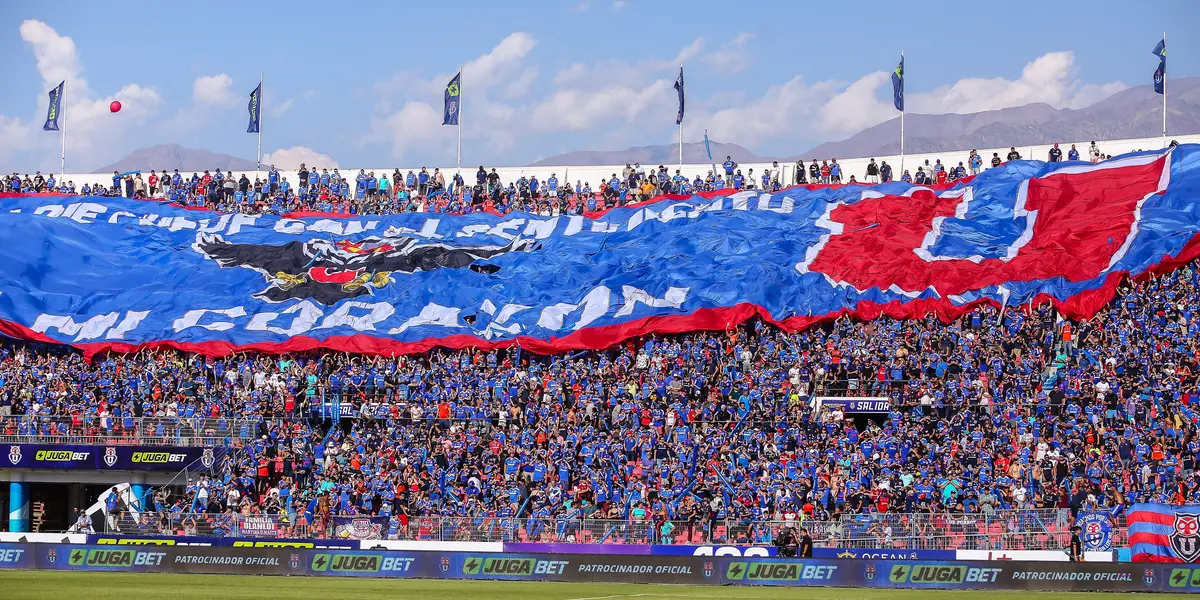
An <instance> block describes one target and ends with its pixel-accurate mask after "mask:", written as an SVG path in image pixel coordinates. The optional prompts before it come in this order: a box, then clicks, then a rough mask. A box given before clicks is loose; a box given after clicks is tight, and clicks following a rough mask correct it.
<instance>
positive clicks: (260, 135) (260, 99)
mask: <svg viewBox="0 0 1200 600" xmlns="http://www.w3.org/2000/svg"><path fill="white" fill-rule="evenodd" d="M254 116H257V118H258V167H254V170H263V72H262V71H259V72H258V114H257V115H254ZM254 176H256V178H257V176H258V175H257V174H256V175H254Z"/></svg>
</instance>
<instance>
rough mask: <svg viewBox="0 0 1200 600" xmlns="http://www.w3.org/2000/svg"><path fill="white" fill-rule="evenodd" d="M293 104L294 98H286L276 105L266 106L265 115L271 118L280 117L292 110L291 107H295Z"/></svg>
mask: <svg viewBox="0 0 1200 600" xmlns="http://www.w3.org/2000/svg"><path fill="white" fill-rule="evenodd" d="M264 104H265V103H264ZM295 104H296V99H295V98H288V99H287V100H284V101H283V102H280V103H279V104H277V105H267V115H268V116H271V117H282V116H283V115H284V114H285V113H287V111H289V110H292V107H293V106H295Z"/></svg>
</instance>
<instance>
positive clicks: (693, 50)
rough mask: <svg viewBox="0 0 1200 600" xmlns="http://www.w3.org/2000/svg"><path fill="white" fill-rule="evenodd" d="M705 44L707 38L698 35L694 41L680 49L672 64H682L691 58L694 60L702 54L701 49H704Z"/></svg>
mask: <svg viewBox="0 0 1200 600" xmlns="http://www.w3.org/2000/svg"><path fill="white" fill-rule="evenodd" d="M704 44H705V39H704V38H702V37H698V38H696V39H694V40H692V43H690V44H688V45H686V46H684V47H683V48H681V49H680V50H679V54H676V55H675V60H672V61H671V62H670V64H673V65H678V64H682V63H685V62H687V61H689V60H692V59H693V58H696V57H697V56H700V51H701V50H704Z"/></svg>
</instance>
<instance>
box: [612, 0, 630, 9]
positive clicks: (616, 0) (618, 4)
mask: <svg viewBox="0 0 1200 600" xmlns="http://www.w3.org/2000/svg"><path fill="white" fill-rule="evenodd" d="M628 5H629V3H628V2H626V1H625V0H613V10H621V9H622V8H625V7H626V6H628Z"/></svg>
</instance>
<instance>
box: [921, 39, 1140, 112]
mask: <svg viewBox="0 0 1200 600" xmlns="http://www.w3.org/2000/svg"><path fill="white" fill-rule="evenodd" d="M1126 87H1127V86H1126V85H1125V84H1123V83H1121V82H1112V83H1106V84H1103V85H1094V84H1084V83H1083V82H1082V81H1080V80H1079V77H1078V69H1077V68H1076V67H1075V53H1074V52H1069V51H1068V52H1050V53H1047V54H1043V55H1042V56H1039V57H1038V58H1036V59H1034V60H1033V61H1032V62H1030V63H1029V64H1027V65H1025V68H1024V69H1023V70H1022V71H1021V77H1020V78H1018V79H1015V80H1008V79H1004V78H1003V77H993V78H990V79H983V78H967V79H960V80H958V81H956V82H954V83H952V84H950V85H945V86H941V87H939V88H936V89H934V90H933V91H931V92H927V93H923V94H915V95H911V96H910V98H912V108H913V109H915V110H916V111H918V112H929V113H972V112H979V111H985V110H997V109H1001V108H1009V107H1012V106H1022V105H1025V104H1029V103H1031V102H1045V103H1047V104H1049V105H1051V106H1054V107H1055V108H1081V107H1084V106H1087V105H1089V104H1092V103H1094V102H1096V101H1097V100H1099V99H1102V98H1105V97H1107V96H1110V95H1112V94H1114V93H1116V92H1119V91H1121V90H1123V89H1125V88H1126Z"/></svg>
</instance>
